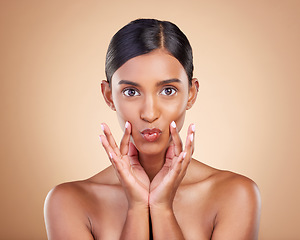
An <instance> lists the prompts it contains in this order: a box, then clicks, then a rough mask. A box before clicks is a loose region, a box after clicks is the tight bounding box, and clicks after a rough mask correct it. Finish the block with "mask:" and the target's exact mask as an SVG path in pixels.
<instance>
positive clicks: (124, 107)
mask: <svg viewBox="0 0 300 240" xmlns="http://www.w3.org/2000/svg"><path fill="white" fill-rule="evenodd" d="M193 81H194V80H193ZM191 92H193V93H194V92H195V91H190V90H189V82H188V77H187V74H186V72H185V70H184V68H183V66H182V65H181V64H180V62H179V61H178V60H177V59H176V58H174V57H173V56H171V55H170V54H168V53H167V52H166V51H164V50H154V51H152V52H150V53H148V54H144V55H141V56H137V57H134V58H132V59H130V60H128V61H127V62H126V63H125V64H123V65H122V66H121V67H120V68H119V69H118V70H117V71H116V72H115V73H114V75H113V77H112V80H111V97H110V98H111V101H112V102H111V106H112V108H113V109H115V110H116V113H117V116H118V120H119V123H120V125H121V127H122V128H124V125H125V123H126V121H129V122H130V123H131V126H132V142H133V143H134V145H135V146H136V148H137V149H138V151H139V152H143V153H145V154H149V155H151V154H157V153H159V152H161V151H164V150H165V149H166V148H167V147H168V146H169V143H170V131H169V126H170V123H171V122H172V121H175V123H176V125H177V129H178V131H179V130H180V129H181V128H182V125H183V122H184V118H185V112H186V109H187V108H190V107H191V105H192V104H189V102H190V101H191V98H195V96H192V95H193V94H192V93H191ZM194 95H196V93H194ZM193 101H194V100H193Z"/></svg>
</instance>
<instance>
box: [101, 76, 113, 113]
mask: <svg viewBox="0 0 300 240" xmlns="http://www.w3.org/2000/svg"><path fill="white" fill-rule="evenodd" d="M101 92H102V95H103V97H104V100H105V102H106V104H107V105H108V106H109V107H110V108H111V109H112V110H113V111H116V108H115V105H114V102H113V99H112V92H111V87H110V86H109V83H108V81H106V80H103V81H102V82H101Z"/></svg>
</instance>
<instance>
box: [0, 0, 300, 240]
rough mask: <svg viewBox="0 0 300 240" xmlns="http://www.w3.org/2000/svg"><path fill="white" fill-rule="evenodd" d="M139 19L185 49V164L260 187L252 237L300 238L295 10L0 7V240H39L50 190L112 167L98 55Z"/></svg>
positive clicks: (291, 4) (299, 14) (168, 0)
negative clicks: (178, 37)
mask: <svg viewBox="0 0 300 240" xmlns="http://www.w3.org/2000/svg"><path fill="white" fill-rule="evenodd" d="M139 17H154V18H159V19H163V20H170V21H173V22H175V23H176V24H177V25H178V26H179V27H180V28H181V29H182V30H183V31H184V32H185V33H186V35H187V36H188V38H189V39H190V42H191V44H192V46H193V50H194V59H195V60H194V63H195V76H197V77H198V79H199V81H200V84H201V87H200V94H199V98H198V99H197V102H196V104H195V106H194V107H193V109H191V110H189V111H188V115H187V120H186V124H188V123H190V122H195V123H196V131H197V136H196V142H197V144H196V151H195V154H194V157H195V158H197V159H198V160H200V161H203V162H204V163H206V164H209V165H211V166H213V167H217V168H222V169H229V170H232V171H235V172H238V173H241V174H244V175H246V176H248V177H250V178H252V179H253V180H254V181H255V182H256V183H257V184H258V185H259V187H260V190H261V195H262V201H263V208H262V217H261V227H260V234H259V235H260V239H262V240H277V239H278V240H295V239H300V229H299V222H300V207H299V203H300V192H299V183H300V178H299V161H300V150H299V149H300V146H299V145H300V129H299V122H300V114H299V109H300V98H299V95H300V94H299V90H300V79H299V76H300V71H299V69H300V68H299V65H300V57H299V56H300V47H299V42H300V25H299V24H300V1H297V0H296V1H285V0H282V1H258V0H257V1H239V0H229V1H221V0H219V1H210V0H206V1H191V0H184V1H183V0H181V1H173V0H164V1H162V0H154V1H153V0H152V1H141V0H137V1H113V0H112V1H96V0H89V1H84V0H82V1H78V0H77V1H74V0H73V1H71V0H70V1H66V0H63V1H58V0H56V1H41V0H36V1H33V0H32V1H31V0H27V1H25V0H20V1H17V0H12V1H9V0H1V1H0V24H1V25H0V26H1V29H0V30H1V35H0V43H1V44H0V57H1V65H0V66H1V67H0V68H1V70H0V74H1V75H0V77H1V85H0V94H1V101H0V106H1V156H0V157H1V175H0V176H1V181H0V182H1V186H0V187H1V200H0V201H1V205H0V213H1V214H0V216H1V217H0V218H1V222H0V228H1V231H0V232H1V233H0V239H5V240H7V239H22V240H25V239H30V240H34V239H46V233H45V227H44V221H43V202H44V199H45V197H46V194H47V192H48V191H49V190H50V189H51V188H52V187H54V186H55V185H57V184H59V183H62V182H65V181H73V180H77V179H84V178H88V177H89V176H91V175H94V174H96V173H97V172H98V171H100V170H102V169H103V168H105V167H106V166H108V165H109V161H108V159H107V158H106V156H105V154H104V150H103V149H102V148H101V146H100V143H99V139H98V134H99V133H101V131H100V123H101V122H103V121H104V122H107V123H109V124H110V126H111V127H112V129H113V132H114V134H115V135H116V137H117V139H120V136H121V130H120V127H119V126H118V123H117V119H116V116H115V113H114V112H112V111H110V110H109V108H108V107H107V106H106V105H105V103H104V100H103V99H102V96H101V94H100V81H101V80H102V79H104V76H105V75H104V59H105V53H106V49H107V46H108V43H109V40H110V38H111V37H112V35H113V34H114V33H115V32H116V31H117V30H118V29H119V28H120V27H122V26H123V25H125V24H127V23H128V22H129V21H131V20H133V19H136V18H139ZM185 130H186V126H185V128H184V132H183V134H182V136H183V137H185Z"/></svg>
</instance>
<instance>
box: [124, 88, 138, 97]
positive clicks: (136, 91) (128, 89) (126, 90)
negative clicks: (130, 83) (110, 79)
mask: <svg viewBox="0 0 300 240" xmlns="http://www.w3.org/2000/svg"><path fill="white" fill-rule="evenodd" d="M130 90H133V91H135V93H138V95H135V94H134V95H133V96H130V95H129V94H126V92H127V93H128V91H130ZM122 93H123V94H124V95H125V96H126V97H135V96H139V95H141V94H140V93H139V91H138V90H137V89H134V88H125V89H124V90H123V91H122Z"/></svg>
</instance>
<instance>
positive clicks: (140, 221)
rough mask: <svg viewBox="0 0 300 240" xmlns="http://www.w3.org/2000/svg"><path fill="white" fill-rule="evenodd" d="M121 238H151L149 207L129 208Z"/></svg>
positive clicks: (134, 239)
mask: <svg viewBox="0 0 300 240" xmlns="http://www.w3.org/2000/svg"><path fill="white" fill-rule="evenodd" d="M120 239H121V240H149V210H148V208H134V209H128V212H127V217H126V221H125V224H124V227H123V231H122V234H121V238H120Z"/></svg>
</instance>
